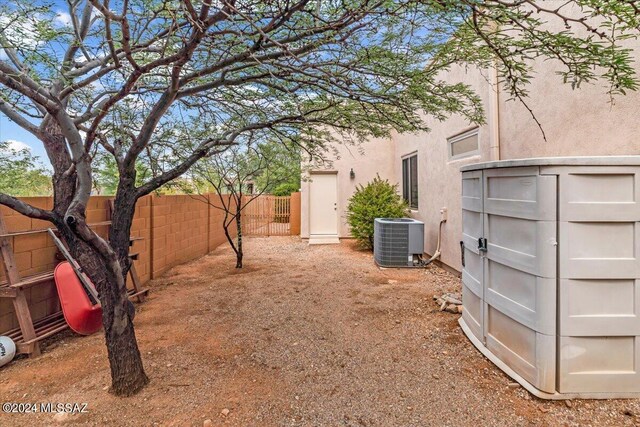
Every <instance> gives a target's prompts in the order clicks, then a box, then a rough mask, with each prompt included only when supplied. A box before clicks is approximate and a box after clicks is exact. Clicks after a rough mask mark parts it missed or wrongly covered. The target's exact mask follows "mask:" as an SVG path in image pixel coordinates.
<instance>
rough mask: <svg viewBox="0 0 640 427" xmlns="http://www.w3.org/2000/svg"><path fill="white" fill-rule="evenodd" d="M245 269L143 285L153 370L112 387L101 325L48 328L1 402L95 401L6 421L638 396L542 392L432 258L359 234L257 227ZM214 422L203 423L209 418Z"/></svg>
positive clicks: (554, 419) (425, 408)
mask: <svg viewBox="0 0 640 427" xmlns="http://www.w3.org/2000/svg"><path fill="white" fill-rule="evenodd" d="M246 252H247V254H246V260H245V267H244V268H243V269H241V270H237V269H235V268H233V267H234V260H233V256H232V253H231V251H230V250H229V249H228V248H227V247H221V248H219V249H217V250H216V251H214V252H213V253H212V254H210V255H208V256H205V257H203V258H201V259H199V260H196V261H193V262H190V263H189V264H185V265H182V266H179V267H176V268H174V269H173V270H171V271H170V272H169V273H168V274H166V275H165V276H164V277H163V278H161V279H159V280H155V281H153V282H152V283H151V284H150V287H151V289H152V291H151V294H150V297H149V299H148V300H147V302H145V303H144V304H142V305H140V306H138V307H137V315H136V332H137V336H138V341H139V344H140V349H141V351H142V355H143V358H144V362H145V367H146V371H147V373H148V375H149V377H150V378H151V383H150V384H149V386H147V387H146V388H145V389H144V390H143V391H142V392H140V393H139V394H138V395H136V396H134V397H130V398H118V397H115V396H112V395H111V394H109V393H108V391H107V389H108V385H109V370H108V365H107V358H106V351H105V347H104V344H103V338H102V336H101V334H96V335H94V336H91V337H79V336H75V335H72V334H71V333H65V334H61V335H58V336H57V337H55V338H54V339H52V340H50V341H49V342H48V343H47V344H46V346H45V348H44V354H43V355H42V356H41V357H38V358H35V359H24V358H21V359H18V360H15V361H14V362H12V363H11V364H10V365H8V366H6V367H4V368H2V369H0V402H78V403H81V402H86V403H87V404H88V413H85V414H80V415H73V416H69V417H61V416H56V417H54V415H53V414H43V413H39V414H0V425H2V426H11V425H23V426H33V425H52V424H55V423H64V424H67V425H75V424H77V425H96V426H98V425H131V426H146V425H195V426H202V425H203V423H205V421H206V420H210V423H211V425H233V426H298V425H301V426H474V427H475V426H527V425H531V426H562V425H569V426H574V425H581V426H613V425H616V426H618V425H637V423H638V422H640V404H639V402H638V401H635V400H614V401H578V400H575V401H571V402H568V403H567V402H563V401H560V402H547V401H542V400H539V399H537V398H535V397H532V396H531V395H529V394H528V393H527V392H526V391H525V390H523V389H522V388H520V387H512V386H513V384H511V386H510V383H512V381H511V380H510V379H509V378H508V377H507V376H505V375H504V374H502V372H501V371H500V370H499V369H497V368H496V367H495V366H493V365H492V364H491V363H490V362H489V361H487V360H486V359H485V358H484V357H483V356H482V355H481V354H480V353H479V352H478V351H477V350H476V349H475V348H474V347H473V346H472V345H471V344H470V343H469V341H468V340H467V339H466V338H465V336H464V335H463V333H462V331H461V330H460V328H459V326H458V324H457V320H458V315H454V314H450V313H445V312H440V311H439V310H438V309H439V307H437V306H436V305H435V304H434V301H433V299H432V297H433V295H434V294H442V293H444V292H455V291H459V288H460V283H459V280H458V279H457V278H456V277H454V276H452V275H451V274H449V273H447V272H445V271H444V270H441V269H439V268H437V267H430V268H428V269H426V270H421V269H411V270H409V269H380V268H378V267H376V266H375V265H374V263H373V259H372V255H371V254H370V253H368V252H363V251H359V250H357V248H356V247H355V245H354V244H353V243H352V242H344V243H342V244H341V245H335V246H308V245H306V244H305V243H304V242H302V241H300V240H299V239H298V238H293V237H291V238H288V237H283V238H274V237H271V238H253V239H248V241H247V243H246ZM207 424H208V423H207Z"/></svg>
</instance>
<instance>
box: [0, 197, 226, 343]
mask: <svg viewBox="0 0 640 427" xmlns="http://www.w3.org/2000/svg"><path fill="white" fill-rule="evenodd" d="M207 197H209V200H210V201H211V202H212V203H213V204H217V205H219V204H220V200H219V198H218V196H217V195H210V196H207ZM109 199H110V197H104V196H95V197H92V198H91V199H90V201H89V206H88V207H87V219H88V221H89V223H99V222H103V221H107V219H108V218H107V216H108V200H109ZM22 200H25V201H26V202H28V203H30V204H33V205H35V206H38V207H42V208H47V209H51V207H52V204H53V201H52V199H51V198H49V197H30V198H23V199H22ZM0 211H1V212H2V214H3V216H4V219H5V223H6V225H7V229H8V231H9V232H12V233H13V232H19V231H29V230H40V229H46V228H48V227H50V226H51V224H49V223H48V222H46V221H39V220H32V219H31V218H28V217H25V216H23V215H20V214H18V213H17V212H15V211H13V210H11V209H9V208H6V207H4V206H0ZM223 217H224V212H223V211H221V210H219V209H216V208H214V207H212V206H210V205H209V204H208V203H206V202H205V201H203V200H198V199H197V198H195V197H191V196H183V195H176V196H163V195H158V196H156V195H150V196H146V197H143V198H141V199H140V200H138V203H137V205H136V211H135V214H134V219H133V224H132V227H131V235H132V236H133V237H141V238H142V240H136V241H135V243H134V245H133V247H132V250H131V251H132V252H135V253H138V260H137V261H135V266H136V269H137V272H138V275H139V276H140V280H141V282H143V283H144V282H147V281H149V280H150V279H153V278H154V277H157V276H159V275H161V274H162V273H164V272H165V271H167V270H168V269H170V268H171V267H173V266H175V265H178V264H180V263H184V262H187V261H189V260H192V259H195V258H198V257H200V256H202V255H205V254H207V253H208V252H210V251H212V250H213V249H215V248H216V247H218V246H219V245H220V244H222V243H225V242H226V237H225V235H224V230H223V228H222V220H223ZM95 230H96V231H97V232H98V233H99V234H100V235H102V236H105V237H106V234H107V232H108V226H99V227H96V228H95ZM232 231H235V228H232ZM11 244H12V247H13V249H14V252H15V256H16V263H17V264H18V270H19V273H20V275H21V276H22V277H24V276H29V275H33V274H37V273H42V272H46V271H51V270H53V268H54V267H55V265H56V264H57V263H58V262H59V261H58V260H57V259H56V252H57V248H56V247H55V245H54V243H53V241H52V240H51V238H50V237H49V236H48V235H47V234H46V233H39V234H30V235H22V236H15V237H11ZM0 270H2V269H0ZM0 280H2V281H4V280H5V278H4V271H2V272H1V273H0ZM26 294H27V299H28V302H29V307H30V310H31V316H32V317H33V319H34V321H35V320H38V319H40V318H43V317H45V316H47V315H49V314H53V313H55V312H57V311H59V310H60V306H59V302H58V295H57V291H56V289H55V284H54V283H53V281H52V282H51V283H46V284H41V285H37V286H33V287H31V288H29V289H27V290H26ZM16 327H18V324H17V320H16V318H15V315H14V313H13V304H12V303H11V299H9V298H0V335H1V334H2V332H6V331H8V330H10V329H13V328H16Z"/></svg>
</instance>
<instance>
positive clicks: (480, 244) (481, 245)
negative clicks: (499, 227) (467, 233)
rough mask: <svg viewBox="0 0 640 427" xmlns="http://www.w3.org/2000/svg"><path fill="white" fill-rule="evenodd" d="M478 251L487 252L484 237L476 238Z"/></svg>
mask: <svg viewBox="0 0 640 427" xmlns="http://www.w3.org/2000/svg"><path fill="white" fill-rule="evenodd" d="M478 252H487V239H485V238H484V237H480V238H479V239H478Z"/></svg>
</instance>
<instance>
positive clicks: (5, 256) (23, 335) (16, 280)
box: [0, 203, 149, 356]
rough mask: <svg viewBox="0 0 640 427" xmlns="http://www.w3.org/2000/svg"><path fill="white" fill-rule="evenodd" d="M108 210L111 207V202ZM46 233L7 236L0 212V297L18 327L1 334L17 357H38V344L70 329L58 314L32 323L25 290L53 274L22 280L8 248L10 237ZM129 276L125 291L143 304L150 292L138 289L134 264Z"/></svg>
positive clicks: (59, 313)
mask: <svg viewBox="0 0 640 427" xmlns="http://www.w3.org/2000/svg"><path fill="white" fill-rule="evenodd" d="M109 207H110V208H112V204H111V203H110V206H109ZM110 225H111V221H102V222H99V223H95V224H90V226H92V227H96V226H110ZM46 232H47V229H42V230H29V231H22V232H16V233H9V232H8V231H7V228H6V225H5V222H4V217H3V216H2V213H1V212H0V258H1V261H2V262H0V264H2V268H3V270H4V273H5V277H6V281H5V282H0V298H10V299H11V301H12V303H13V308H14V312H15V315H16V318H17V319H18V325H19V327H17V328H15V329H12V330H10V331H8V332H6V333H4V335H7V336H9V337H10V338H11V339H13V341H14V342H15V343H16V350H17V353H18V354H28V355H30V356H37V355H39V354H40V346H39V344H38V342H39V341H41V340H43V339H45V338H48V337H50V336H52V335H54V334H56V333H58V332H60V331H63V330H65V329H66V328H68V327H69V326H68V325H67V322H66V321H65V320H64V316H63V314H62V312H61V311H59V312H57V313H53V314H51V315H48V316H45V317H43V318H41V319H38V320H36V321H35V322H34V321H33V319H32V317H31V312H30V310H29V306H28V303H27V298H26V295H25V291H26V290H27V289H28V288H30V287H32V286H37V285H41V284H44V283H48V282H49V283H50V282H52V281H53V280H54V279H53V271H49V272H44V273H39V274H35V275H32V276H25V277H21V276H20V274H19V272H18V268H17V264H16V260H15V254H14V253H13V248H12V246H11V241H10V239H11V238H12V237H16V236H22V235H31V234H38V233H46ZM136 240H141V238H139V237H132V238H131V241H130V242H129V245H130V246H132V245H133V243H134V242H135V241H136ZM130 257H131V260H132V261H133V260H135V259H137V257H138V254H137V253H131V254H130ZM129 276H130V278H131V284H132V288H131V289H128V290H127V294H128V296H129V299H130V300H133V299H137V300H138V302H140V303H141V302H144V300H145V298H146V296H147V294H148V293H149V289H146V288H144V289H143V288H141V285H140V279H139V278H138V274H137V272H136V269H135V266H134V265H133V263H132V264H131V268H130V270H129Z"/></svg>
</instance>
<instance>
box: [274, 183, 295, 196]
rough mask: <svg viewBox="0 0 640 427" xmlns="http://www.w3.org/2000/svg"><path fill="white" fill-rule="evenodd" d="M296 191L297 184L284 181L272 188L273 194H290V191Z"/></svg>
mask: <svg viewBox="0 0 640 427" xmlns="http://www.w3.org/2000/svg"><path fill="white" fill-rule="evenodd" d="M296 191H298V185H296V184H291V183H286V184H280V185H278V186H277V187H276V188H274V189H273V195H274V196H290V195H291V193H295V192H296Z"/></svg>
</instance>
